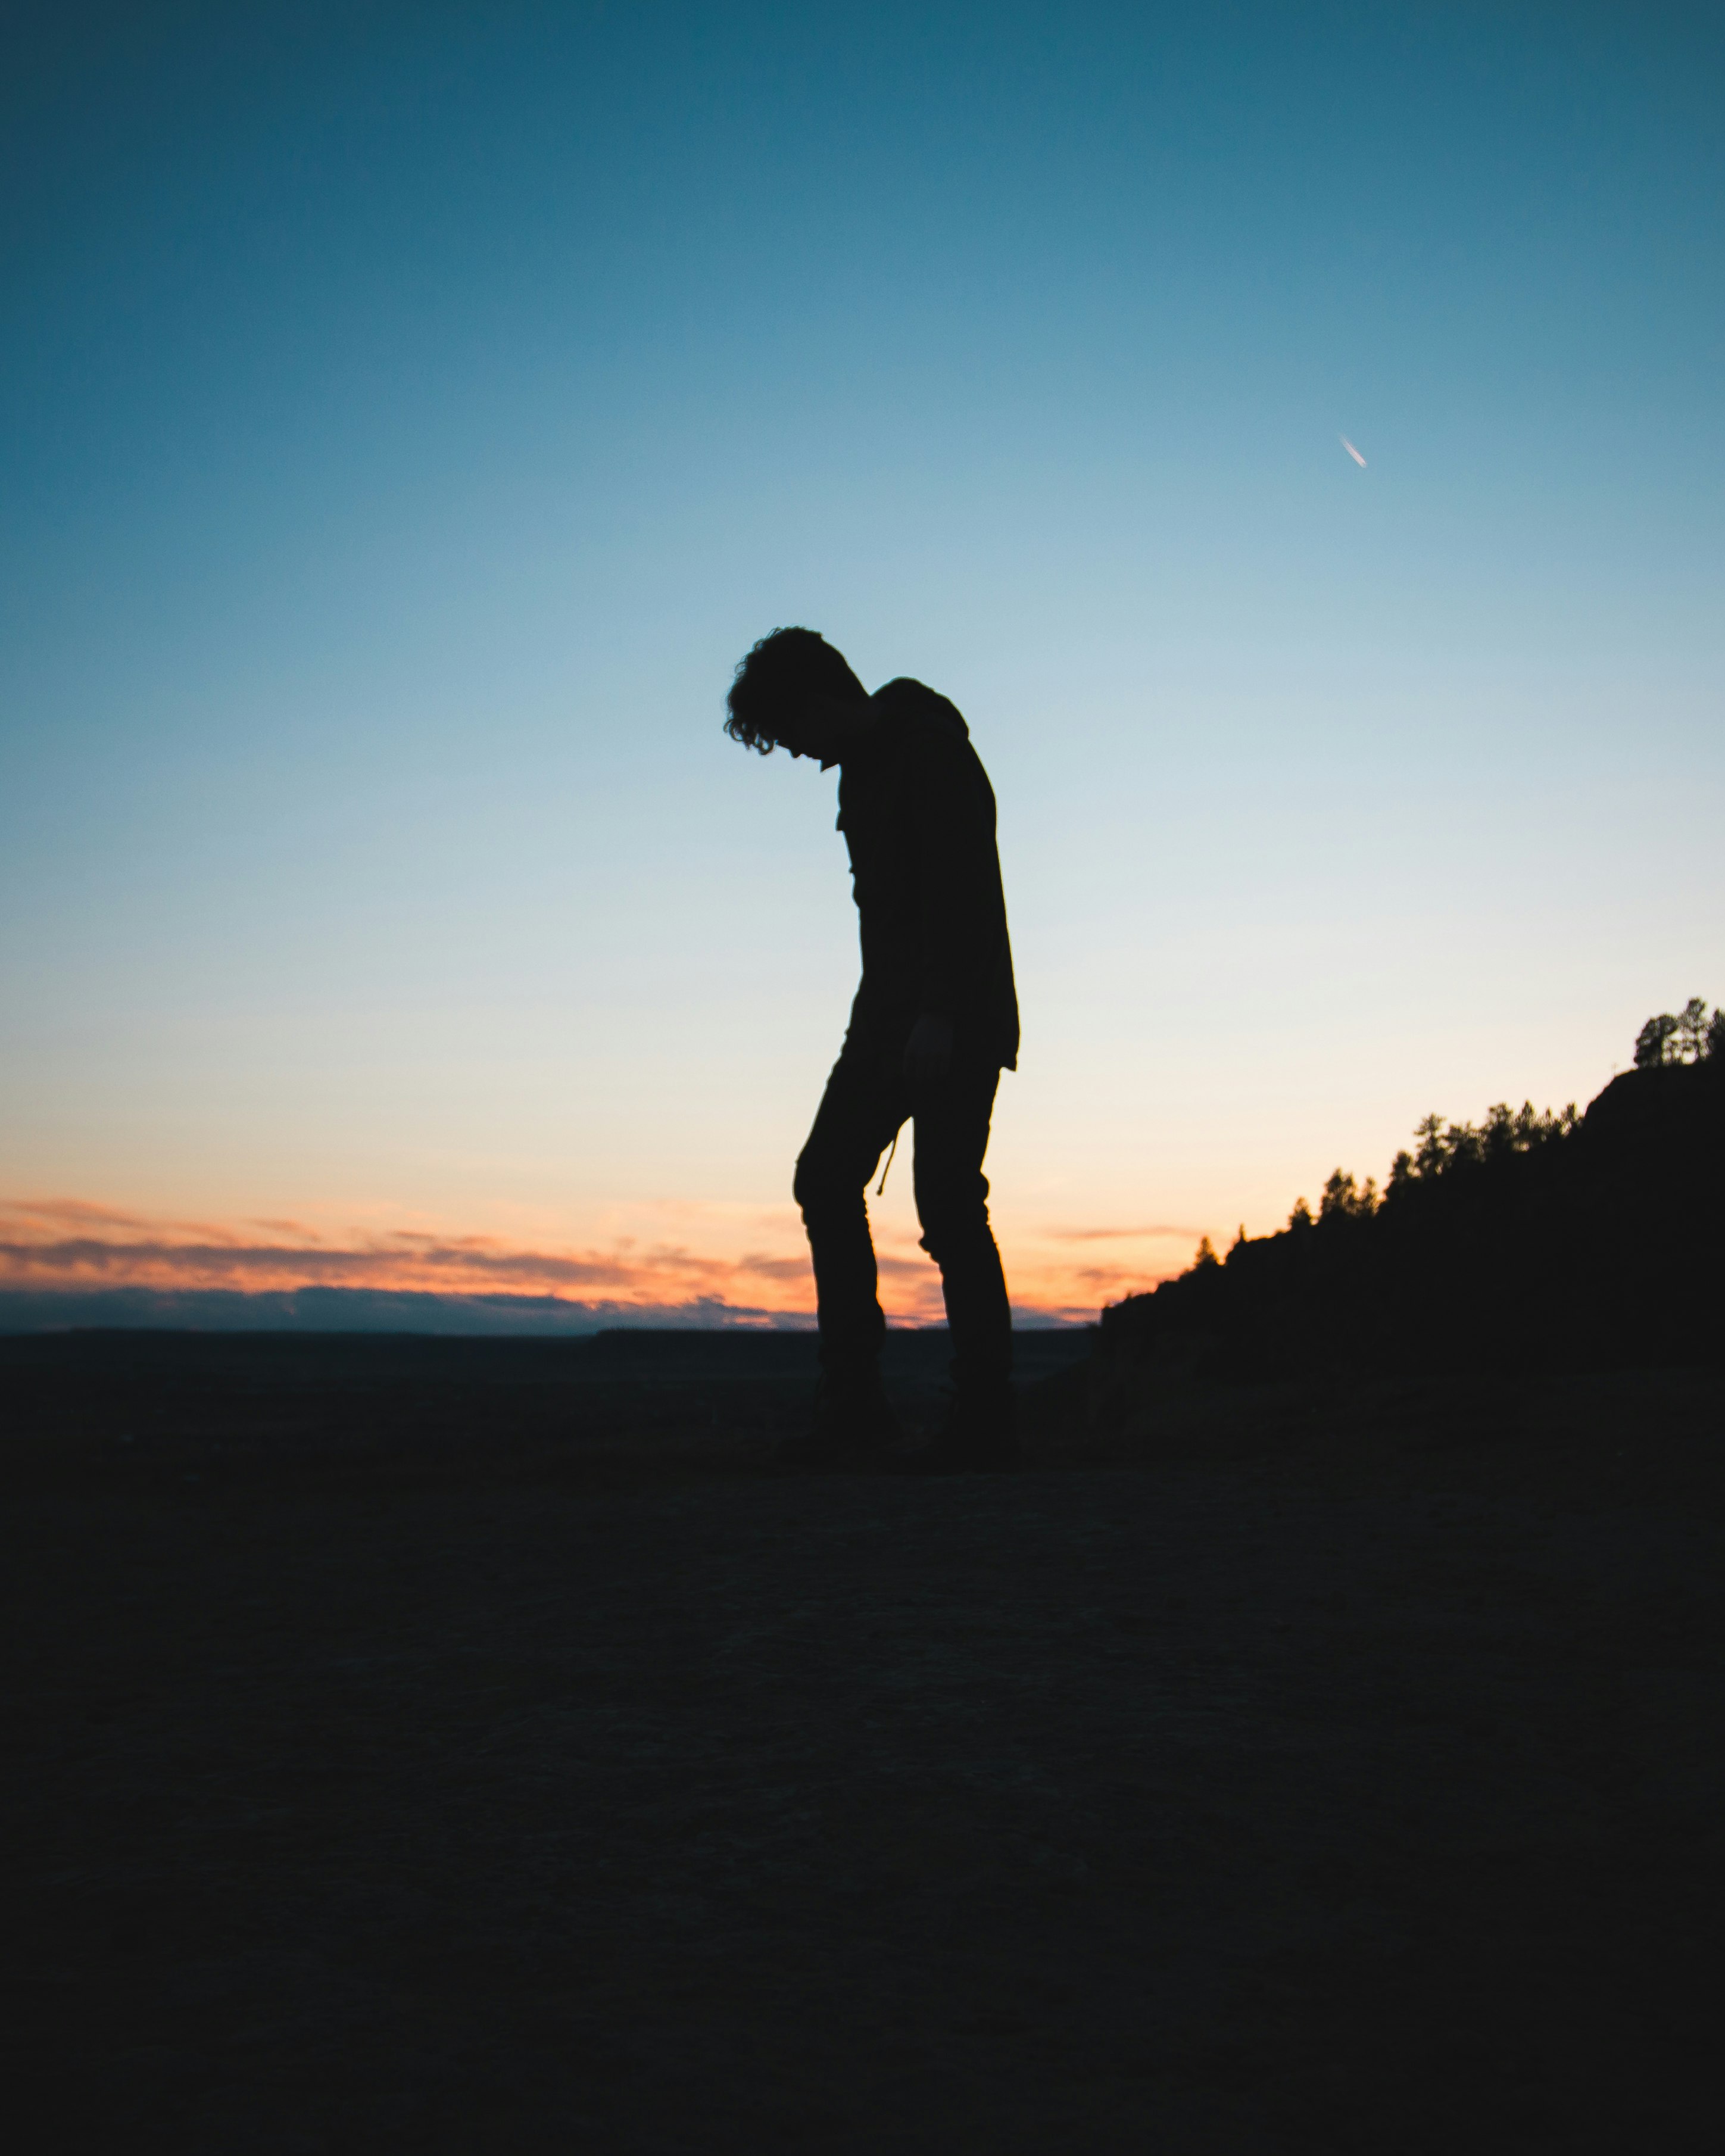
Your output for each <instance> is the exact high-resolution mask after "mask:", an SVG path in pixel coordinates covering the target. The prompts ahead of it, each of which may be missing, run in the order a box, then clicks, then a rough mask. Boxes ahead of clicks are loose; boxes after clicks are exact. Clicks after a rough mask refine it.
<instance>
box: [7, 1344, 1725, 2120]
mask: <svg viewBox="0 0 1725 2156" xmlns="http://www.w3.org/2000/svg"><path fill="white" fill-rule="evenodd" d="M936 1347H937V1343H917V1342H910V1343H906V1342H896V1343H895V1348H894V1353H895V1354H896V1356H897V1358H898V1365H897V1373H896V1382H897V1384H898V1387H899V1389H900V1390H901V1392H902V1393H904V1394H906V1396H907V1397H909V1398H911V1400H912V1404H915V1402H916V1399H917V1398H918V1397H920V1394H919V1392H918V1389H919V1388H921V1389H922V1391H923V1392H925V1393H926V1390H927V1385H928V1383H930V1381H931V1380H932V1376H933V1374H934V1361H933V1358H934V1354H935V1348H936ZM487 1352H489V1355H490V1360H489V1361H488V1360H487ZM1040 1352H1041V1353H1043V1354H1045V1356H1046V1357H1047V1358H1049V1359H1050V1361H1053V1360H1055V1359H1056V1358H1058V1357H1059V1356H1060V1354H1063V1353H1070V1352H1071V1347H1070V1342H1069V1343H1066V1344H1065V1345H1064V1346H1060V1345H1055V1346H1052V1347H1050V1346H1045V1347H1043V1348H1042V1349H1041V1350H1040ZM806 1354H807V1343H792V1344H790V1345H788V1346H778V1345H774V1344H773V1343H770V1342H766V1343H754V1342H739V1343H737V1344H736V1345H735V1346H734V1347H726V1345H725V1344H724V1343H722V1342H721V1343H718V1344H716V1345H715V1344H714V1343H712V1342H706V1343H702V1344H697V1345H691V1344H690V1343H689V1342H686V1341H685V1342H681V1343H679V1342H664V1341H661V1342H656V1343H655V1342H650V1341H649V1342H638V1343H636V1344H634V1345H633V1346H625V1347H612V1348H599V1347H589V1346H588V1345H586V1344H583V1343H562V1346H561V1348H560V1349H559V1347H558V1344H557V1343H531V1347H530V1346H529V1345H527V1344H526V1343H523V1344H521V1346H520V1347H516V1345H514V1344H512V1343H501V1342H485V1343H474V1344H471V1345H470V1344H469V1343H459V1342H458V1343H449V1342H438V1343H422V1342H399V1341H398V1342H375V1341H374V1342H359V1343H357V1344H356V1343H354V1342H347V1343H344V1344H342V1345H341V1346H339V1347H337V1346H336V1345H332V1344H331V1343H321V1344H320V1343H317V1342H304V1341H297V1342H288V1343H282V1342H244V1341H240V1342H234V1341H228V1342H219V1343H218V1342H210V1341H180V1342H173V1341H172V1340H163V1339H162V1338H160V1337H157V1338H156V1339H154V1340H151V1339H147V1338H146V1339H134V1340H131V1341H129V1342H128V1341H126V1340H123V1339H116V1338H114V1337H110V1338H109V1339H107V1340H105V1341H103V1340H100V1339H96V1340H84V1341H80V1340H78V1339H76V1338H73V1339H70V1340H66V1339H61V1340H55V1341H44V1340H28V1341H18V1340H14V1341H10V1342H0V1381H3V1383H4V1385H5V1399H6V1401H7V1405H8V1429H9V1435H8V1448H7V1453H6V1459H7V1462H8V1469H7V1471H8V1481H9V1485H10V1491H11V1496H10V1501H9V1502H8V1507H7V1508H6V1522H7V1526H6V1535H7V1548H6V1575H7V1578H8V1582H9V1584H10V1587H11V1594H12V1606H11V1609H10V1611H9V1613H8V1623H7V1628H6V1635H5V1637H6V1654H7V1658H8V1665H9V1666H8V1695H9V1697H11V1698H12V1699H13V1701H14V1702H16V1704H15V1706H14V1707H13V1715H12V1719H11V1727H10V1731H9V1734H8V1745H7V1753H8V1789H7V1792H6V1801H5V1813H4V1836H3V1844H4V1849H5V1852H6V1855H5V1863H6V1866H7V1870H8V1875H9V1876H8V1881H7V1887H8V1901H9V1902H10V1904H11V1907H12V1912H13V1913H12V1920H11V1922H9V1924H8V1931H9V1933H10V1936H11V1939H12V1947H11V1958H10V1963H9V1966H8V1971H7V1974H8V1982H9V1985H10V1992H11V2001H10V2005H9V2008H8V2019H9V2022H10V2027H11V2034H12V2040H13V2043H14V2044H15V2045H16V2046H17V2050H16V2056H15V2058H14V2061H13V2064H12V2066H10V2068H9V2070H8V2078H9V2082H10V2086H11V2088H12V2090H13V2107H14V2108H15V2107H16V2106H17V2105H18V2102H21V2101H22V2099H23V2092H24V2091H25V2089H26V2088H27V2087H28V2086H29V2085H32V2084H33V2085H35V2086H36V2087H38V2088H44V2087H45V2089H46V2091H47V2092H48V2093H49V2095H50V2097H51V2099H52V2101H53V2102H54V2105H55V2106H56V2107H58V2125H57V2127H56V2128H55V2129H54V2132H53V2133H49V2134H44V2136H43V2137H42V2138H40V2140H39V2143H38V2144H37V2145H39V2146H44V2147H49V2146H52V2147H54V2148H92V2149H94V2148H115V2147H120V2146H129V2145H135V2144H136V2143H138V2142H140V2141H146V2142H147V2143H149V2144H151V2145H159V2146H172V2147H175V2148H179V2149H182V2150H187V2151H202V2150H209V2151H216V2150H221V2151H224V2152H225V2151H232V2150H234V2149H239V2148H244V2149H246V2150H248V2151H250V2150H257V2151H263V2152H275V2151H302V2150H303V2151H311V2150H317V2149H332V2150H333V2149H342V2150H345V2149H349V2148H353V2149H367V2150H370V2149H403V2150H417V2149H424V2150H449V2151H456V2150H461V2151H466V2150H471V2149H475V2148H484V2147H490V2148H500V2149H508V2150H511V2151H514V2150H522V2149H526V2150H533V2149H539V2148H546V2149H550V2148H562V2149H567V2148H602V2149H607V2150H609V2149H618V2150H631V2151H632V2150H643V2151H645V2150H655V2151H656V2150H664V2151H667V2152H669V2151H684V2150H688V2149H691V2148H702V2149H706V2148H726V2149H728V2148H736V2149H739V2150H742V2149H757V2148H764V2149H776V2148H783V2149H792V2148H822V2149H835V2150H843V2151H856V2152H858V2156H861V2152H864V2151H870V2152H873V2151H877V2150H880V2149H883V2148H913V2149H924V2148H926V2149H929V2150H934V2149H939V2148H952V2147H953V2146H954V2145H956V2144H957V2142H958V2141H960V2140H961V2139H965V2140H968V2141H969V2142H970V2143H973V2145H977V2146H981V2147H986V2148H991V2149H1001V2150H1025V2151H1029V2150H1043V2149H1050V2148H1061V2147H1065V2146H1073V2147H1076V2148H1084V2149H1106V2150H1113V2149H1120V2150H1127V2149H1133V2150H1141V2149H1143V2148H1156V2149H1158V2150H1185V2149H1192V2150H1199V2149H1207V2150H1215V2149H1222V2150H1236V2149H1237V2150H1240V2151H1255V2150H1260V2149H1261V2150H1275V2149H1283V2148H1290V2149H1294V2148H1297V2149H1306V2148H1310V2149H1312V2150H1314V2151H1315V2150H1318V2149H1323V2150H1358V2151H1360V2152H1365V2151H1368V2150H1371V2151H1373V2152H1377V2151H1382V2150H1384V2149H1386V2148H1394V2149H1396V2150H1398V2151H1405V2150H1415V2151H1420V2150H1431V2151H1434V2152H1435V2151H1437V2150H1440V2149H1441V2150H1445V2151H1449V2150H1452V2149H1454V2148H1456V2147H1458V2146H1471V2147H1486V2148H1502V2149H1520V2148H1525V2149H1529V2150H1532V2149H1547V2148H1550V2149H1571V2148H1579V2147H1588V2146H1596V2145H1612V2146H1620V2147H1627V2146H1642V2147H1651V2146H1657V2145H1661V2143H1664V2142H1666V2141H1671V2140H1675V2138H1676V2137H1678V2136H1682V2137H1685V2138H1686V2139H1690V2140H1694V2139H1697V2138H1699V2136H1700V2134H1701V2132H1702V2121H1703V2119H1704V2118H1705V2119H1707V2120H1708V2121H1709V2122H1710V2121H1711V2117H1712V2112H1713V2108H1714V2105H1713V2100H1712V2090H1711V2088H1710V2087H1704V2086H1703V2074H1702V2060H1703V2058H1704V2056H1705V2055H1706V2054H1707V2051H1710V2050H1711V2047H1712V1994H1713V1991H1714V1989H1715V1987H1714V1984H1713V1982H1712V1976H1711V1963H1712V1956H1713V1953H1714V1943H1715V1941H1716V1939H1717V1929H1718V1924H1719V1920H1720V1917H1721V1914H1722V1900H1725V1897H1722V1896H1721V1893H1720V1891H1719V1890H1720V1857H1721V1854H1722V1843H1721V1835H1720V1829H1719V1825H1718V1819H1719V1811H1718V1803H1719V1799H1720V1796H1721V1794H1722V1781H1725V1775H1722V1765H1725V1748H1722V1743H1721V1729H1720V1718H1719V1702H1720V1685H1719V1679H1720V1674H1721V1662H1722V1660H1725V1648H1722V1640H1725V1630H1722V1627H1721V1625H1720V1622H1719V1614H1720V1613H1719V1589H1718V1583H1719V1578H1720V1574H1719V1566H1718V1558H1719V1554H1720V1551H1719V1540H1720V1537H1719V1527H1720V1522H1721V1517H1722V1511H1725V1505H1722V1497H1725V1481H1722V1476H1721V1471H1720V1466H1721V1458H1722V1452H1721V1446H1720V1435H1721V1432H1720V1419H1719V1415H1718V1410H1717V1380H1716V1379H1707V1378H1701V1377H1697V1376H1693V1375H1687V1374H1685V1373H1681V1372H1679V1373H1656V1374H1653V1375H1648V1376H1640V1377H1637V1376H1621V1377H1616V1378H1608V1379H1596V1378H1576V1379H1568V1380H1557V1379H1545V1380H1538V1381H1534V1380H1528V1381H1527V1382H1526V1383H1522V1385H1520V1386H1513V1385H1510V1384H1508V1383H1501V1382H1500V1383H1496V1384H1491V1385H1488V1384H1487V1383H1485V1382H1484V1381H1481V1382H1480V1383H1477V1384H1475V1385H1473V1386H1472V1387H1471V1389H1470V1388H1467V1387H1464V1386H1460V1385H1456V1386H1452V1387H1450V1389H1446V1390H1445V1389H1436V1390H1435V1389H1430V1388H1427V1389H1420V1388H1410V1387H1406V1386H1404V1387H1403V1388H1401V1389H1399V1390H1391V1389H1384V1388H1380V1389H1377V1390H1375V1391H1372V1390H1366V1391H1361V1392H1357V1393H1353V1394H1343V1393H1337V1392H1336V1391H1333V1390H1330V1391H1319V1390H1316V1389H1309V1388H1308V1389H1305V1390H1301V1389H1293V1388H1283V1389H1280V1390H1276V1391H1272V1390H1270V1389H1264V1390H1261V1391H1256V1392H1254V1391H1249V1390H1236V1391H1232V1392H1224V1391H1220V1390H1212V1391H1209V1392H1201V1391H1192V1392H1189V1393H1184V1394H1171V1395H1170V1396H1169V1398H1168V1400H1167V1401H1166V1402H1164V1403H1163V1405H1162V1408H1161V1409H1159V1410H1158V1411H1152V1410H1150V1409H1146V1408H1145V1407H1144V1405H1143V1404H1142V1402H1140V1403H1139V1404H1138V1408H1137V1417H1138V1419H1137V1422H1136V1423H1135V1424H1133V1426H1132V1430H1130V1431H1129V1432H1127V1434H1126V1435H1123V1436H1119V1435H1117V1436H1116V1437H1115V1438H1112V1439H1111V1438H1110V1437H1109V1436H1108V1435H1107V1434H1106V1432H1101V1433H1100V1434H1099V1433H1098V1431H1097V1430H1096V1429H1095V1428H1094V1427H1092V1426H1089V1425H1087V1424H1086V1420H1085V1416H1084V1413H1083V1402H1082V1392H1083V1386H1084V1383H1085V1373H1082V1372H1081V1371H1076V1370H1075V1371H1073V1372H1071V1373H1069V1374H1068V1375H1067V1376H1066V1377H1064V1378H1062V1377H1054V1378H1050V1379H1049V1380H1047V1381H1046V1382H1045V1384H1044V1386H1043V1387H1042V1388H1041V1390H1040V1394H1039V1395H1038V1396H1036V1397H1034V1399H1033V1402H1032V1407H1031V1412H1030V1418H1029V1419H1030V1421H1031V1424H1032V1432H1031V1435H1032V1448H1033V1452H1034V1455H1036V1457H1037V1459H1038V1460H1039V1463H1040V1464H1039V1465H1038V1466H1035V1467H1034V1468H1033V1469H1032V1471H1029V1472H1027V1473H1025V1474H1023V1475H1020V1476H1014V1477H1000V1478H993V1479H989V1478H981V1477H965V1478H955V1479H952V1480H949V1481H930V1482H926V1483H923V1482H913V1481H896V1480H884V1479H882V1480H874V1479H862V1478H847V1477H838V1476H833V1477H809V1478H804V1479H798V1480H776V1479H772V1478H770V1477H767V1476H762V1474H761V1473H760V1472H759V1471H758V1468H757V1466H756V1465H755V1463H756V1461H757V1459H758V1456H759V1454H760V1451H761V1449H762V1444H763V1442H764V1441H765V1440H766V1439H767V1438H768V1437H769V1436H770V1435H772V1433H773V1431H774V1430H777V1429H779V1428H783V1427H785V1426H787V1425H788V1423H789V1422H790V1421H791V1420H792V1419H793V1418H794V1417H795V1415H796V1414H797V1413H798V1409H799V1404H800V1402H801V1400H802V1399H803V1395H804V1388H805V1382H806V1372H805V1370H804V1369H803V1367H802V1366H801V1363H800V1362H799V1358H806ZM296 1355H297V1357H298V1358H299V1359H298V1360H297V1361H296V1360H295V1356H296ZM559 1355H561V1359H559ZM320 1356H321V1357H322V1358H323V1359H322V1360H321V1361H320V1360H319V1357H320ZM440 1358H441V1359H440ZM536 1358H537V1359H536ZM751 1358H752V1361H751ZM919 1358H920V1359H919ZM122 1440H124V1441H122ZM192 1477H196V1478H197V1479H195V1480H193V1479H189V1478H192ZM1709 2078H1710V2077H1709Z"/></svg>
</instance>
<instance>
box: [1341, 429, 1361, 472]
mask: <svg viewBox="0 0 1725 2156" xmlns="http://www.w3.org/2000/svg"><path fill="white" fill-rule="evenodd" d="M1336 439H1337V441H1338V442H1340V444H1342V446H1343V449H1346V450H1347V452H1348V455H1349V456H1351V457H1352V458H1353V461H1354V462H1355V463H1356V464H1357V465H1358V466H1359V468H1360V470H1362V471H1363V470H1365V468H1366V460H1365V459H1364V458H1363V456H1362V455H1361V454H1360V453H1359V451H1358V449H1355V447H1354V446H1353V443H1352V442H1350V441H1349V440H1348V437H1347V435H1346V434H1338V435H1337V437H1336Z"/></svg>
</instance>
